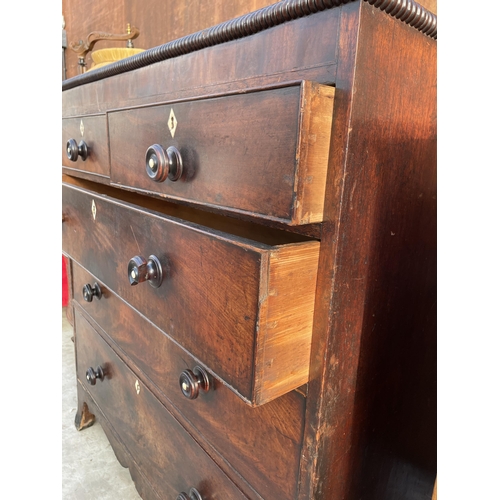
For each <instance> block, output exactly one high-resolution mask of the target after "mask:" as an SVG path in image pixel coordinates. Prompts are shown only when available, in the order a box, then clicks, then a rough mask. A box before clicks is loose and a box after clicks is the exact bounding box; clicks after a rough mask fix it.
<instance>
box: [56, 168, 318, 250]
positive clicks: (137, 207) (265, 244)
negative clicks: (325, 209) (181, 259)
mask: <svg viewBox="0 0 500 500" xmlns="http://www.w3.org/2000/svg"><path fill="white" fill-rule="evenodd" d="M62 185H63V187H66V188H69V189H73V190H75V191H79V192H81V193H84V194H85V195H87V196H91V197H93V198H94V199H95V200H101V201H103V202H105V203H111V204H114V205H117V206H120V207H122V208H124V209H127V210H132V211H134V212H139V213H147V215H148V217H153V218H158V219H161V220H165V221H169V222H171V223H172V224H175V225H178V226H182V227H183V228H186V229H187V230H192V231H195V232H198V233H202V234H205V235H207V236H210V237H213V238H215V239H217V240H220V241H224V242H226V243H230V244H233V245H234V246H237V247H240V248H243V249H245V250H248V251H250V252H255V253H259V254H260V253H262V252H266V251H270V250H272V249H273V248H275V247H277V246H280V245H282V244H294V243H297V242H302V240H308V239H310V238H311V237H310V236H303V235H301V234H300V233H294V232H289V231H286V230H283V229H281V228H272V227H270V228H269V231H270V233H272V234H270V235H269V234H268V235H267V236H266V238H260V240H259V234H258V232H256V223H254V222H252V221H240V220H238V219H235V218H231V219H230V218H227V219H228V221H230V224H229V225H227V226H226V227H220V225H218V224H213V223H212V221H211V219H210V212H208V213H203V212H202V211H200V210H197V209H193V208H190V207H187V208H186V212H189V211H190V212H191V213H186V212H184V213H183V214H175V213H170V212H169V209H168V208H169V207H168V206H167V205H166V204H155V203H154V202H155V201H156V202H157V201H158V200H155V199H154V198H149V197H145V196H144V195H141V194H136V193H135V192H132V191H125V193H129V194H130V196H129V197H127V196H124V191H119V190H117V189H116V188H112V187H108V186H106V185H103V184H95V185H92V186H89V185H88V184H86V183H85V182H84V181H81V180H80V178H74V177H72V176H64V175H63V179H62ZM135 197H137V199H135ZM195 210H196V213H195ZM197 213H200V214H202V215H203V216H206V217H204V218H203V220H198V219H196V218H195V216H196V215H197ZM207 214H208V215H207ZM180 215H182V217H181V216H180ZM65 216H67V214H65ZM243 225H244V226H243ZM238 226H239V228H240V229H241V228H242V227H243V229H242V230H238ZM262 240H267V241H262Z"/></svg>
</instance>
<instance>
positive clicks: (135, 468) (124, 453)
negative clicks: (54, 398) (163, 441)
mask: <svg viewBox="0 0 500 500" xmlns="http://www.w3.org/2000/svg"><path fill="white" fill-rule="evenodd" d="M78 398H79V399H80V398H84V399H85V402H84V403H83V404H84V405H85V406H87V405H89V406H90V407H91V408H92V411H93V412H94V413H95V414H97V417H98V419H97V420H98V422H99V424H100V425H101V428H102V430H103V431H104V433H105V434H106V438H107V439H108V442H109V444H110V446H111V449H112V450H113V453H114V454H115V456H116V459H117V460H118V462H119V463H120V465H121V466H122V467H123V468H125V469H128V471H129V474H130V477H131V478H132V481H133V482H134V486H135V488H136V490H137V492H138V493H139V495H140V496H141V498H143V499H145V500H152V499H154V500H161V496H160V495H159V494H158V493H157V492H156V491H155V490H154V488H153V487H152V485H151V484H150V482H149V481H148V480H147V479H146V477H144V475H143V474H142V472H141V469H140V467H139V465H138V464H137V463H136V461H135V460H134V459H133V457H132V455H131V454H130V453H129V451H128V449H127V448H126V446H125V445H124V444H123V443H122V441H121V439H120V437H119V435H118V433H117V432H116V430H115V429H114V427H113V426H112V425H111V423H110V422H109V420H108V418H107V417H106V415H105V414H104V413H103V411H102V410H101V409H100V407H99V405H98V404H97V403H96V402H95V400H94V398H93V397H92V395H91V394H90V392H88V390H87V389H86V388H85V386H84V385H83V384H82V382H81V381H80V380H78ZM87 408H88V406H87Z"/></svg>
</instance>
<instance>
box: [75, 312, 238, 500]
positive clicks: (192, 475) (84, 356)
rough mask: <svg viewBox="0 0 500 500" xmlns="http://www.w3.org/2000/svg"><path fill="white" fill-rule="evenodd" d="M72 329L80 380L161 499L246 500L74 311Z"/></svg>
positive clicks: (140, 381)
mask: <svg viewBox="0 0 500 500" xmlns="http://www.w3.org/2000/svg"><path fill="white" fill-rule="evenodd" d="M75 325H76V330H75V332H76V333H75V344H76V365H77V377H78V380H79V381H80V382H81V383H82V384H84V385H85V387H86V388H87V390H88V392H89V393H90V395H91V397H92V399H93V400H94V401H95V403H96V405H97V406H98V407H99V409H100V410H101V412H102V413H103V415H104V416H105V417H106V419H107V420H108V422H109V424H110V425H111V426H112V427H113V429H114V431H115V432H116V434H117V435H118V436H119V440H120V441H121V443H122V444H123V446H124V447H125V449H126V450H127V451H128V452H129V453H130V455H131V456H132V457H133V458H134V461H135V462H136V464H137V466H138V468H139V469H140V471H141V472H142V474H143V475H144V477H146V479H147V480H148V481H149V482H150V483H151V485H152V487H153V490H155V491H156V492H157V493H158V495H159V497H160V498H165V499H170V498H177V495H178V494H180V493H181V492H182V491H184V492H186V493H187V492H188V491H189V489H190V488H196V489H197V490H198V492H199V493H200V495H201V497H202V498H203V499H206V500H208V499H212V498H214V499H215V498H227V499H235V500H236V499H244V498H246V497H245V495H243V494H242V493H241V491H240V490H239V489H238V488H237V487H236V486H235V485H234V484H233V483H232V482H231V481H230V480H229V478H228V477H227V476H226V475H225V474H224V473H223V472H222V470H220V468H219V467H218V466H217V465H216V464H215V463H214V462H213V460H212V459H211V458H210V457H209V456H208V455H207V454H206V453H205V452H204V451H203V449H202V448H200V446H199V445H198V444H197V443H196V442H195V441H194V440H193V439H192V438H191V436H190V435H189V434H188V433H187V432H186V431H185V430H184V428H183V427H182V426H181V425H180V424H179V422H177V420H175V419H174V418H173V416H172V415H171V414H170V413H169V412H168V411H167V409H166V408H165V407H164V406H163V405H162V404H161V403H160V401H158V399H156V397H155V396H154V395H153V394H152V393H151V392H150V390H149V389H148V388H147V386H146V385H145V384H144V383H143V382H142V380H140V379H139V378H137V377H136V375H135V374H134V373H133V372H132V371H131V370H130V369H129V368H128V367H127V366H126V365H125V364H124V363H123V362H122V360H121V359H120V358H119V357H118V356H117V355H116V354H115V352H114V351H113V350H112V349H111V348H110V347H109V346H108V344H106V342H104V340H103V339H102V338H101V337H100V336H99V334H98V333H97V332H96V331H95V330H94V329H93V328H92V327H91V326H90V325H89V323H88V322H87V321H86V320H84V319H83V317H82V316H81V315H80V314H79V313H78V312H76V313H75ZM91 383H92V384H93V385H92V384H91Z"/></svg>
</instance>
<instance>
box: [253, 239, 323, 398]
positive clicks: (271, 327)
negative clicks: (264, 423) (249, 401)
mask: <svg viewBox="0 0 500 500" xmlns="http://www.w3.org/2000/svg"><path fill="white" fill-rule="evenodd" d="M319 248H320V243H319V242H318V241H310V242H305V243H297V244H295V245H290V246H286V247H285V246H283V247H279V248H276V249H275V250H272V251H271V252H270V253H269V255H267V256H266V257H265V258H263V263H262V271H261V291H260V293H261V298H260V307H259V321H258V324H259V329H258V331H257V338H256V348H255V372H254V377H253V378H254V389H253V402H254V404H255V405H256V406H259V405H262V404H265V403H267V402H269V401H272V400H273V399H275V398H277V397H279V396H282V395H283V394H286V393H287V392H289V391H292V390H294V389H297V388H298V387H300V386H301V385H303V384H305V383H307V381H308V379H309V360H310V355H311V340H312V324H313V313H314V301H315V293H316V279H317V278H316V277H317V271H318V261H319ZM299 290H300V293H298V291H299ZM284 304H286V307H284ZM284 310H286V311H287V314H286V316H283V315H282V312H283V311H284Z"/></svg>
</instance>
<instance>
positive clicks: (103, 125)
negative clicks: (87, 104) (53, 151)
mask: <svg viewBox="0 0 500 500" xmlns="http://www.w3.org/2000/svg"><path fill="white" fill-rule="evenodd" d="M69 139H74V140H75V141H76V142H77V143H79V142H80V141H82V140H83V141H84V142H85V144H86V145H87V148H88V158H87V159H86V160H82V158H81V157H80V156H78V159H77V160H76V161H71V160H69V158H68V156H67V154H66V143H67V142H68V141H69ZM61 145H62V147H61V149H62V165H63V166H64V167H66V168H69V169H75V170H81V171H83V172H85V173H87V174H90V173H91V174H96V175H97V176H100V177H102V176H105V177H109V147H108V125H107V120H106V116H105V115H91V116H80V117H75V118H63V120H62V141H61Z"/></svg>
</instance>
